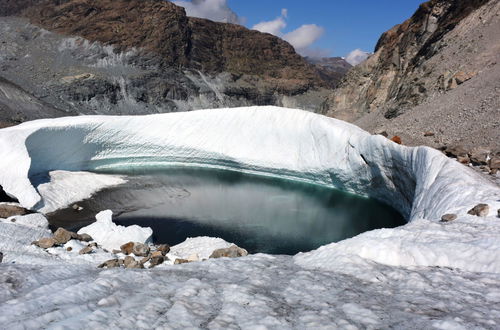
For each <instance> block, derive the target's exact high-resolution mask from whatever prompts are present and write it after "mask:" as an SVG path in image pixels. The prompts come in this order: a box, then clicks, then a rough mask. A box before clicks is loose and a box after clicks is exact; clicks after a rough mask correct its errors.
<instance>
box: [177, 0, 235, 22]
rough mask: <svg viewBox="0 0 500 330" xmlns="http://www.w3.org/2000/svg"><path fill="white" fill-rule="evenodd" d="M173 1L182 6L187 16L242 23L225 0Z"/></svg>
mask: <svg viewBox="0 0 500 330" xmlns="http://www.w3.org/2000/svg"><path fill="white" fill-rule="evenodd" d="M173 3H175V4H176V5H178V6H181V7H184V8H185V9H186V14H187V15H188V16H192V17H200V18H207V19H210V20H212V21H216V22H224V23H234V24H242V23H243V20H242V19H241V18H240V17H238V15H237V14H236V13H235V12H234V11H232V9H231V8H229V6H228V4H227V0H192V1H186V0H179V1H173Z"/></svg>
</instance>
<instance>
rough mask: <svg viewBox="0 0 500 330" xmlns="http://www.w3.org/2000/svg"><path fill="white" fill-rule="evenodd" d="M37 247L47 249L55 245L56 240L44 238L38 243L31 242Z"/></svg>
mask: <svg viewBox="0 0 500 330" xmlns="http://www.w3.org/2000/svg"><path fill="white" fill-rule="evenodd" d="M33 244H35V245H36V246H38V247H41V248H42V249H48V248H51V247H53V246H54V245H56V244H57V242H56V240H55V239H54V238H53V237H44V238H40V239H39V240H38V241H35V242H33Z"/></svg>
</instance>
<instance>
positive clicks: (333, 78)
mask: <svg viewBox="0 0 500 330" xmlns="http://www.w3.org/2000/svg"><path fill="white" fill-rule="evenodd" d="M306 60H307V61H308V62H309V63H311V64H313V65H315V66H316V68H317V69H318V73H319V74H320V75H321V77H323V79H325V80H327V81H330V82H331V83H332V85H333V86H337V85H338V84H339V82H340V81H341V80H342V77H344V76H345V74H346V73H347V72H348V71H349V70H350V69H351V68H352V65H351V64H349V63H348V62H347V61H346V60H345V59H344V58H342V57H321V58H314V57H306Z"/></svg>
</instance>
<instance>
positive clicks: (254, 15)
mask: <svg viewBox="0 0 500 330" xmlns="http://www.w3.org/2000/svg"><path fill="white" fill-rule="evenodd" d="M174 2H175V3H177V4H178V5H181V6H184V7H185V8H186V11H187V13H188V15H191V16H198V17H205V18H209V19H212V20H216V21H228V22H233V23H239V24H242V25H245V26H246V27H248V28H256V29H259V30H261V31H263V32H269V33H272V34H275V35H278V36H280V37H282V38H283V39H285V40H287V41H289V42H290V43H291V44H292V45H294V47H295V48H296V50H297V51H298V52H299V53H302V54H303V55H309V54H313V55H314V54H319V55H321V56H346V55H347V54H349V53H350V52H352V51H353V50H355V49H361V50H363V51H368V52H372V51H373V48H374V47H375V44H376V42H377V40H378V38H379V37H380V35H381V33H382V32H384V31H386V30H388V29H390V28H391V27H392V26H394V25H396V24H399V23H401V22H403V21H404V20H406V19H407V18H409V17H410V16H411V15H412V14H413V13H414V12H415V10H416V9H417V8H418V6H419V4H420V3H421V2H423V0H308V1H299V0H178V1H174ZM283 9H286V10H285V11H283Z"/></svg>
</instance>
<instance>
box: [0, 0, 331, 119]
mask: <svg viewBox="0 0 500 330" xmlns="http://www.w3.org/2000/svg"><path fill="white" fill-rule="evenodd" d="M0 16H2V17H0V58H1V62H0V63H1V64H0V77H3V79H5V80H8V81H10V82H11V83H12V84H14V85H17V86H22V88H23V90H24V91H25V92H26V93H28V94H30V95H32V96H33V97H34V98H38V99H40V100H42V101H43V102H44V103H46V104H48V105H50V106H51V107H53V108H56V109H60V110H61V111H63V112H66V113H68V114H73V113H81V114H92V113H102V114H141V113H152V112H168V111H185V110H192V109H199V108H213V107H234V106H244V105H267V104H270V105H282V106H290V107H298V108H304V109H310V110H314V111H318V112H321V111H325V108H324V103H325V99H326V96H327V95H328V94H329V92H328V91H329V90H330V89H331V87H332V86H333V85H334V82H332V81H331V80H330V79H329V77H328V76H325V75H322V74H320V73H319V71H318V69H317V68H316V67H315V66H313V65H311V64H309V63H308V62H307V61H306V60H305V59H304V58H302V57H301V56H300V55H298V54H297V53H295V50H294V49H293V47H292V46H291V45H290V44H288V43H287V42H285V41H283V40H281V39H279V38H277V37H275V36H272V35H270V34H265V33H260V32H258V31H253V30H249V29H246V28H245V27H242V26H240V25H235V24H225V23H216V22H212V21H209V20H205V19H199V18H191V17H187V16H186V13H185V11H184V9H183V8H181V7H178V6H176V5H174V4H173V3H171V2H168V1H164V0H101V1H92V0H62V1H61V0H21V1H12V0H0ZM28 22H29V23H30V24H27V23H28ZM47 116H53V114H52V113H49V112H48V113H47ZM32 118H33V117H32V116H30V115H29V113H28V112H27V113H25V114H23V115H22V116H21V117H16V118H14V117H12V116H11V117H9V116H7V117H5V116H4V118H3V120H4V121H11V122H17V121H19V120H25V119H32Z"/></svg>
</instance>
